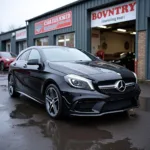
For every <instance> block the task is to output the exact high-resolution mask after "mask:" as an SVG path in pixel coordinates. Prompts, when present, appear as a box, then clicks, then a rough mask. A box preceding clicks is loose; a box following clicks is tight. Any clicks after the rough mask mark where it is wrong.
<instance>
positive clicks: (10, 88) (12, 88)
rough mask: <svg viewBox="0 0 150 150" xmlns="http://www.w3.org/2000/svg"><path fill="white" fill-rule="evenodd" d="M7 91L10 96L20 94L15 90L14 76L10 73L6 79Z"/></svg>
mask: <svg viewBox="0 0 150 150" xmlns="http://www.w3.org/2000/svg"><path fill="white" fill-rule="evenodd" d="M8 92H9V95H10V96H11V97H19V96H20V93H18V92H16V91H15V82H14V77H13V76H12V75H10V76H9V79H8Z"/></svg>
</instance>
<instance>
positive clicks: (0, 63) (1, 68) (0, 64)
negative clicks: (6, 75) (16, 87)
mask: <svg viewBox="0 0 150 150" xmlns="http://www.w3.org/2000/svg"><path fill="white" fill-rule="evenodd" d="M4 69H5V66H4V62H0V71H4Z"/></svg>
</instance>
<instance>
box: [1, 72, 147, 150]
mask: <svg viewBox="0 0 150 150" xmlns="http://www.w3.org/2000/svg"><path fill="white" fill-rule="evenodd" d="M141 88H142V93H141V96H140V103H141V106H140V108H138V109H135V110H134V111H132V112H130V115H129V116H127V115H125V114H115V115H107V116H102V117H96V118H83V117H82V118H79V117H72V118H64V119H63V120H57V121H56V120H52V119H51V118H50V117H49V116H48V114H47V113H46V111H45V108H44V106H42V105H40V104H38V103H36V102H34V101H32V100H30V99H28V98H26V97H24V96H21V97H20V98H17V99H13V98H10V96H9V94H8V89H7V72H1V73H0V150H150V85H148V84H141Z"/></svg>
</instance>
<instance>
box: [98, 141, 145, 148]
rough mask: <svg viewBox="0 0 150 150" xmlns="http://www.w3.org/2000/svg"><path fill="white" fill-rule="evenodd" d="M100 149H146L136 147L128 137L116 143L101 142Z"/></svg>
mask: <svg viewBox="0 0 150 150" xmlns="http://www.w3.org/2000/svg"><path fill="white" fill-rule="evenodd" d="M99 149H101V150H144V149H138V148H134V147H133V146H132V144H131V142H130V140H129V139H128V138H126V139H123V140H119V141H116V142H114V143H107V144H100V145H99Z"/></svg>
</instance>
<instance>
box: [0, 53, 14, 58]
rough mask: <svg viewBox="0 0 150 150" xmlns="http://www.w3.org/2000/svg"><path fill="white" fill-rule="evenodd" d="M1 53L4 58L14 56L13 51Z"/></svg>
mask: <svg viewBox="0 0 150 150" xmlns="http://www.w3.org/2000/svg"><path fill="white" fill-rule="evenodd" d="M0 55H1V56H2V57H4V58H12V57H13V56H12V55H11V53H7V52H2V53H0Z"/></svg>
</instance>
